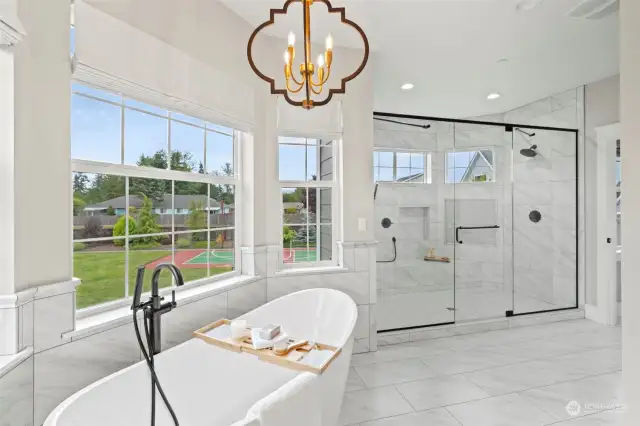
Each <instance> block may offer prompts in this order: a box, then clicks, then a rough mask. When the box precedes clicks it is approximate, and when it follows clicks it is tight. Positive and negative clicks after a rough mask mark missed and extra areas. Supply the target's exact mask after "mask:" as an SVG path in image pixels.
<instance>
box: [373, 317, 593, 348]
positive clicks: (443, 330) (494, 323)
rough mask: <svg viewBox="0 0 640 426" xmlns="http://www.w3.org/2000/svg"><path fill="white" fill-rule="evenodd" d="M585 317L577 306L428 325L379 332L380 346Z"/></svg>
mask: <svg viewBox="0 0 640 426" xmlns="http://www.w3.org/2000/svg"><path fill="white" fill-rule="evenodd" d="M583 318H585V313H584V309H582V308H576V309H572V310H566V311H561V312H545V313H539V314H531V315H523V316H514V317H509V318H507V317H503V318H495V319H488V320H481V321H469V322H462V323H457V324H447V325H439V326H430V327H429V326H427V327H421V328H414V329H411V330H399V331H382V332H378V346H389V345H397V344H400V343H407V342H416V341H420V340H429V339H439V338H442V337H451V336H460V335H463V334H473V333H483V332H487V331H494V330H506V329H509V328H518V327H526V326H531V325H538V324H547V323H551V322H558V321H567V320H574V319H583Z"/></svg>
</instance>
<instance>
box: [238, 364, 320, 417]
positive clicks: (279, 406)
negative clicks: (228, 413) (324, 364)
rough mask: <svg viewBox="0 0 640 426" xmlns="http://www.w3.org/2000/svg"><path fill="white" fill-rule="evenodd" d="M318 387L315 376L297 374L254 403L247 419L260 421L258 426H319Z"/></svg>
mask: <svg viewBox="0 0 640 426" xmlns="http://www.w3.org/2000/svg"><path fill="white" fill-rule="evenodd" d="M318 385H319V384H318V376H317V375H315V374H313V373H301V374H299V375H298V376H296V377H294V378H293V379H291V380H290V381H289V382H287V383H285V384H284V385H282V386H281V387H280V388H279V389H278V390H276V391H274V392H272V393H271V394H269V395H267V396H266V397H264V398H262V399H261V400H260V401H258V402H256V403H255V404H254V405H253V406H252V407H251V408H250V409H249V414H248V415H247V418H250V417H251V416H254V417H256V418H258V419H260V426H300V425H305V426H321V424H322V421H321V420H322V412H321V410H322V403H321V400H320V397H321V395H320V392H319V390H318Z"/></svg>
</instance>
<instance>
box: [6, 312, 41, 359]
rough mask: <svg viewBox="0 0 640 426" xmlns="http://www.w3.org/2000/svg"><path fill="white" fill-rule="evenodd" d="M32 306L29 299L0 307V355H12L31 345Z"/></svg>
mask: <svg viewBox="0 0 640 426" xmlns="http://www.w3.org/2000/svg"><path fill="white" fill-rule="evenodd" d="M14 301H15V302H17V301H19V300H18V299H16V300H14ZM33 306H34V302H33V300H30V301H28V302H27V303H21V304H20V305H18V306H15V307H10V308H0V357H2V356H12V355H15V354H17V353H19V352H20V351H22V350H23V349H25V348H26V347H29V346H33V321H34V315H33V309H34V308H33Z"/></svg>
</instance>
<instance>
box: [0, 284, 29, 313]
mask: <svg viewBox="0 0 640 426" xmlns="http://www.w3.org/2000/svg"><path fill="white" fill-rule="evenodd" d="M37 290H38V289H37V288H30V289H27V290H22V291H19V292H17V293H14V294H5V295H0V309H8V308H17V307H19V306H22V305H24V304H25V303H28V302H31V301H32V300H33V298H34V296H35V294H36V291H37Z"/></svg>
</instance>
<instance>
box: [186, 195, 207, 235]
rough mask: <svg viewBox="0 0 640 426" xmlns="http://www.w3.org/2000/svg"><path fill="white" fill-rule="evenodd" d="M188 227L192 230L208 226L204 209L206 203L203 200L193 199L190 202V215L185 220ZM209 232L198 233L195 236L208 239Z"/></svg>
mask: <svg viewBox="0 0 640 426" xmlns="http://www.w3.org/2000/svg"><path fill="white" fill-rule="evenodd" d="M185 224H186V225H187V227H188V228H189V229H191V230H196V229H205V228H206V227H207V215H206V214H205V211H204V205H203V203H202V201H198V202H195V201H191V202H190V203H189V216H187V220H186V222H185ZM206 237H207V234H205V233H198V234H195V235H194V236H193V239H194V240H202V239H206Z"/></svg>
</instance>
